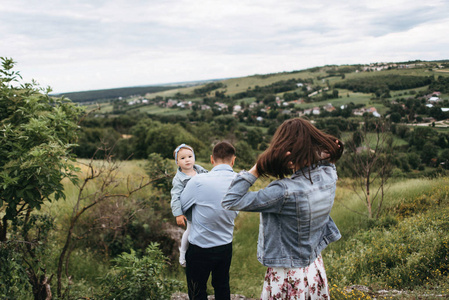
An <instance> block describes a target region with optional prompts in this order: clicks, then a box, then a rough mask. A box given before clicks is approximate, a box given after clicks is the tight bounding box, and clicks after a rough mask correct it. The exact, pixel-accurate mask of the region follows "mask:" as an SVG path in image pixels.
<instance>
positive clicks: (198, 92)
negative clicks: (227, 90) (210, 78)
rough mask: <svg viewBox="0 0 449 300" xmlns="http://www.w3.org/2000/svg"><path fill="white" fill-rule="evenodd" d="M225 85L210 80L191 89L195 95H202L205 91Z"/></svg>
mask: <svg viewBox="0 0 449 300" xmlns="http://www.w3.org/2000/svg"><path fill="white" fill-rule="evenodd" d="M223 87H225V86H224V84H223V83H222V82H211V83H208V84H206V85H205V86H204V87H201V88H196V89H194V90H193V93H194V94H196V95H200V96H204V95H206V94H207V93H209V92H211V91H213V90H216V89H219V88H223Z"/></svg>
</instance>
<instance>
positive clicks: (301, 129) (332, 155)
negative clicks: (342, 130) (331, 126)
mask: <svg viewBox="0 0 449 300" xmlns="http://www.w3.org/2000/svg"><path fill="white" fill-rule="evenodd" d="M343 150H344V146H343V143H341V142H340V141H338V140H337V138H336V137H334V136H332V135H330V134H327V133H324V132H322V131H321V130H319V129H317V128H316V127H315V126H313V125H312V124H311V123H310V122H309V121H306V120H304V119H301V118H295V119H290V120H286V121H285V122H284V123H282V124H281V126H279V128H278V129H277V130H276V132H275V133H274V135H273V138H272V140H271V143H270V146H269V147H268V149H267V150H265V151H264V152H263V153H262V154H261V155H260V156H259V158H258V159H257V172H258V173H259V174H260V175H262V176H263V175H271V176H274V177H277V178H284V177H285V176H288V175H290V174H292V171H293V170H292V166H294V167H295V168H297V169H298V170H299V169H303V168H305V167H309V171H310V168H313V166H314V165H316V164H317V163H318V162H320V161H321V160H323V159H326V160H328V161H330V162H332V163H335V162H336V161H337V160H338V159H339V158H340V157H341V155H342V153H343ZM287 152H290V154H289V155H287ZM304 175H305V174H304Z"/></svg>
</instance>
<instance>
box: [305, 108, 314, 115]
mask: <svg viewBox="0 0 449 300" xmlns="http://www.w3.org/2000/svg"><path fill="white" fill-rule="evenodd" d="M311 113H312V109H311V108H308V109H304V114H305V115H310V114H311Z"/></svg>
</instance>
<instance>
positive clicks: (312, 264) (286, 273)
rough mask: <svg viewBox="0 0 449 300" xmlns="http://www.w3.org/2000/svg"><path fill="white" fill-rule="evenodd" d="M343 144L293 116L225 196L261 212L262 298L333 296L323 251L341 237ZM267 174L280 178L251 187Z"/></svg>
mask: <svg viewBox="0 0 449 300" xmlns="http://www.w3.org/2000/svg"><path fill="white" fill-rule="evenodd" d="M343 148H344V147H343V144H342V143H341V142H339V141H338V140H337V139H336V138H335V137H333V136H331V135H329V134H326V133H324V132H322V131H320V130H318V129H317V128H316V127H314V126H313V125H312V124H311V123H310V122H308V121H306V120H303V119H298V118H296V119H290V120H287V121H285V122H284V123H283V124H282V125H281V126H280V127H279V128H278V129H277V131H276V133H275V134H274V136H273V139H272V141H271V144H270V147H269V148H268V149H267V150H266V151H265V152H264V153H262V154H261V155H260V157H259V158H258V160H257V162H256V164H255V165H254V167H252V168H251V170H250V171H249V172H247V171H242V172H240V173H239V174H238V175H237V177H236V178H235V179H234V181H233V182H232V184H231V186H230V188H229V190H228V192H227V194H226V195H225V197H224V198H223V201H222V205H223V207H224V208H226V209H230V210H240V211H253V212H260V213H261V218H260V226H259V240H258V245H257V258H258V260H259V261H260V263H262V264H263V265H264V266H267V267H268V269H267V272H266V275H265V281H264V285H263V290H262V295H261V299H328V298H329V288H328V283H327V277H326V272H325V269H324V265H323V260H322V258H321V254H320V253H321V251H322V250H323V249H324V248H325V247H326V246H327V245H328V244H329V243H331V242H334V241H337V240H338V239H340V237H341V235H340V232H339V231H338V228H337V226H336V225H335V223H334V222H333V221H332V219H331V217H330V216H329V213H330V211H331V208H332V205H333V203H334V198H335V189H336V183H337V172H336V169H335V165H334V163H335V162H336V161H337V160H338V159H339V158H340V157H341V154H342V153H343ZM267 175H270V176H274V177H276V178H278V179H277V180H275V181H273V182H271V183H270V184H269V185H268V186H267V187H266V188H264V189H262V190H259V191H257V192H248V189H249V188H250V187H251V185H252V184H254V182H255V181H256V180H257V178H258V177H259V176H267ZM290 175H291V176H290ZM286 176H288V177H286Z"/></svg>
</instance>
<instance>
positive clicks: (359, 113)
mask: <svg viewBox="0 0 449 300" xmlns="http://www.w3.org/2000/svg"><path fill="white" fill-rule="evenodd" d="M364 113H369V114H372V115H373V116H375V117H377V118H379V117H380V114H379V113H378V112H377V109H376V108H375V107H374V106H373V107H370V108H359V109H353V110H352V114H353V115H355V116H363V114H364Z"/></svg>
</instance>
